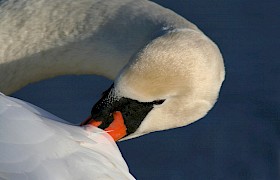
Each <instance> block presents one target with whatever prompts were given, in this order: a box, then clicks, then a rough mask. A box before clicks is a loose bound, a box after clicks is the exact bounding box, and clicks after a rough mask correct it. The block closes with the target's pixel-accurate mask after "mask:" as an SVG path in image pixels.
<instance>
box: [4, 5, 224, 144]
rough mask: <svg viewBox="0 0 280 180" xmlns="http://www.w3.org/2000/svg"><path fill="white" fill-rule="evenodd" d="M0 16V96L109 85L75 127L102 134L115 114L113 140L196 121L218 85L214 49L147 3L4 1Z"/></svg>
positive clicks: (219, 62) (187, 25)
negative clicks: (67, 81) (38, 84)
mask: <svg viewBox="0 0 280 180" xmlns="http://www.w3.org/2000/svg"><path fill="white" fill-rule="evenodd" d="M0 13H1V16H0V27H1V28H0V34H1V36H0V49H1V52H0V82H1V83H0V91H2V92H3V93H5V94H10V93H12V92H15V91H16V90H18V89H20V88H21V87H23V86H25V85H27V84H28V83H32V82H35V81H39V80H42V79H46V78H50V77H54V76H58V75H64V74H97V75H102V76H105V77H108V78H110V79H114V84H113V85H112V86H111V87H110V88H109V89H108V90H107V91H105V93H104V94H103V96H102V98H101V99H100V101H99V102H98V103H97V104H95V105H94V107H93V109H92V112H91V116H90V117H89V118H88V119H87V120H86V121H84V122H83V123H82V124H96V123H97V124H96V126H98V127H99V128H102V129H106V128H108V126H110V124H112V123H113V122H114V119H113V117H112V114H113V113H114V112H115V111H120V112H121V113H122V115H123V117H124V124H123V126H124V127H125V133H124V134H122V135H121V137H118V138H115V140H119V139H120V138H122V140H124V139H129V138H134V137H137V136H140V135H143V134H147V133H149V132H153V131H159V130H164V129H169V128H176V127H180V126H185V125H188V124H190V123H192V122H194V121H196V120H198V119H200V118H201V117H203V116H205V115H206V114H207V112H208V111H209V110H210V109H211V108H212V107H213V105H214V103H215V102H216V100H217V97H218V93H219V90H220V87H221V85H222V82H223V80H224V76H225V71H224V64H223V58H222V55H221V53H220V51H219V49H218V47H217V46H216V45H215V43H213V42H212V41H211V40H210V39H209V38H208V37H207V36H206V35H205V34H204V33H203V32H201V31H200V30H199V29H198V28H197V27H196V26H195V25H194V24H192V23H191V22H189V21H187V20H186V19H184V18H182V17H180V16H179V15H177V14H175V13H174V12H172V11H170V10H168V9H166V8H163V7H161V6H159V5H157V4H155V3H153V2H150V1H145V0H137V1H135V0H102V1H98V0H79V1H67V0H59V1H56V0H22V1H15V0H7V1H4V2H2V4H1V9H0ZM113 130H115V131H117V130H118V126H117V127H115V129H113Z"/></svg>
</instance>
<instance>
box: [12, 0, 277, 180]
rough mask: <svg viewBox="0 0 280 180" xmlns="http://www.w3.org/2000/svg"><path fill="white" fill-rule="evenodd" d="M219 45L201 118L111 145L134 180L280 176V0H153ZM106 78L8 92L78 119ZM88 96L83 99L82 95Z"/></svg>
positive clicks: (273, 178) (65, 80)
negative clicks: (219, 70)
mask: <svg viewBox="0 0 280 180" xmlns="http://www.w3.org/2000/svg"><path fill="white" fill-rule="evenodd" d="M155 2H157V3H159V4H161V5H163V6H165V7H167V8H170V9H172V10H174V11H175V12H177V13H178V14H180V15H182V16H184V17H185V18H187V19H189V20H190V21H192V22H194V23H195V24H196V25H198V27H199V28H200V29H202V30H203V31H204V32H205V33H206V34H207V35H208V36H209V37H211V38H212V39H213V40H214V41H215V42H216V43H217V44H218V45H219V47H220V49H221V51H222V54H223V56H224V60H225V65H226V72H227V75H226V81H225V82H224V84H223V87H222V91H221V95H220V98H219V101H218V102H217V104H216V105H215V107H214V109H212V110H211V111H210V112H209V114H208V115H207V116H206V117H204V118H203V119H201V120H200V121H198V122H196V123H194V124H192V125H189V126H186V127H183V128H178V129H173V130H168V131H164V132H157V133H152V134H149V135H146V136H143V137H140V138H137V139H134V140H129V141H124V142H120V143H118V145H119V147H120V149H121V151H122V153H123V156H124V158H125V159H126V161H127V163H128V165H129V167H130V170H131V172H132V174H133V175H134V176H135V177H136V178H137V179H160V180H162V179H176V180H177V179H190V180H192V179H194V180H208V179H210V180H212V179H215V180H216V179H221V180H243V179H244V180H250V179H254V180H255V179H256V180H258V179H260V180H277V179H280V156H279V155H280V141H279V139H280V117H279V114H280V113H279V112H280V94H279V84H280V79H279V77H280V76H279V72H280V69H279V68H280V61H279V53H280V35H279V34H280V18H279V17H280V9H279V7H280V1H278V0H266V1H261V0H254V1H252V0H247V1H244V0H227V1H217V0H213V1H205V0H187V1H185V0H180V1H179V0H178V1H172V0H157V1H155ZM110 83H111V82H110V81H109V80H107V79H105V78H102V77H97V76H65V77H58V78H55V79H51V80H47V81H43V82H40V83H36V84H32V85H29V86H27V87H26V88H24V89H22V90H21V91H19V92H17V93H15V94H14V96H16V97H19V98H21V99H24V100H26V101H29V102H31V103H34V104H36V105H37V106H40V107H42V108H44V109H46V110H48V111H50V112H52V113H54V114H56V115H58V116H59V117H62V118H63V119H66V120H69V121H72V122H76V123H79V122H80V121H81V120H83V119H84V118H85V117H87V116H88V115H89V112H90V109H91V106H92V105H93V103H94V102H96V101H97V99H98V98H99V96H100V94H101V92H102V91H103V90H105V89H107V88H108V87H109V85H110ZM89 97H90V98H89Z"/></svg>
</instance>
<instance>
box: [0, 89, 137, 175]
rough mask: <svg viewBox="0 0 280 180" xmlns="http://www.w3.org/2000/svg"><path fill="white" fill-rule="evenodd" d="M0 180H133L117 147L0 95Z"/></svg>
mask: <svg viewBox="0 0 280 180" xmlns="http://www.w3.org/2000/svg"><path fill="white" fill-rule="evenodd" d="M0 128H1V131H0V154H1V156H0V179H9V180H15V179H20V180H25V179H26V180H27V179H28V180H31V179H42V180H44V179H45V180H49V179H59V180H63V179H65V180H71V179H73V180H74V179H134V178H133V176H132V175H131V174H130V173H129V171H128V167H127V165H126V163H125V161H124V160H123V158H122V156H121V154H120V152H119V150H118V147H117V145H116V144H115V142H114V141H113V140H112V138H111V137H110V136H109V135H108V134H107V133H106V132H104V131H102V130H101V129H98V128H96V127H93V126H90V127H87V130H84V129H83V128H81V127H77V126H73V125H70V124H67V123H65V122H64V121H63V120H61V119H60V118H58V117H56V116H54V115H52V114H50V113H48V112H46V111H44V110H42V109H40V108H38V107H36V106H34V105H31V104H29V103H27V102H24V101H21V100H19V99H15V98H12V97H8V96H5V95H3V94H0Z"/></svg>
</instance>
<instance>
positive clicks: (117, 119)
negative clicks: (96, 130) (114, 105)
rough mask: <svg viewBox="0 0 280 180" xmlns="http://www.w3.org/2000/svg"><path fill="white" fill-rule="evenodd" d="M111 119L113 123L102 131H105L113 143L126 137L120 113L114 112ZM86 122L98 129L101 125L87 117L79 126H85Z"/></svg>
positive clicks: (99, 122)
mask: <svg viewBox="0 0 280 180" xmlns="http://www.w3.org/2000/svg"><path fill="white" fill-rule="evenodd" d="M113 117H114V120H113V122H112V123H111V124H110V125H109V127H107V128H106V129H104V131H106V132H107V133H108V134H110V136H112V138H113V139H114V140H115V141H118V140H120V139H121V138H123V137H124V136H125V135H126V126H125V124H124V120H123V116H122V113H121V112H120V111H116V112H114V113H113ZM86 122H89V123H88V124H89V125H92V126H95V127H98V126H100V125H101V124H102V121H96V120H94V119H92V118H91V116H90V117H88V118H87V119H86V120H85V121H84V122H82V123H81V126H82V125H87V124H85V123H86Z"/></svg>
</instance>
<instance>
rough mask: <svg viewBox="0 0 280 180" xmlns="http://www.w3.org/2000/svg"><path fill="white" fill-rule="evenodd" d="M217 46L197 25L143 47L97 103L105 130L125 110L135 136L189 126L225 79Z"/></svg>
mask: <svg viewBox="0 0 280 180" xmlns="http://www.w3.org/2000/svg"><path fill="white" fill-rule="evenodd" d="M224 75H225V72H224V64H223V59H222V56H221V53H220V51H219V49H218V48H217V46H216V45H215V44H214V43H213V42H212V41H211V40H210V39H209V38H207V37H206V36H205V35H204V34H203V33H201V32H198V31H194V30H176V31H170V32H168V33H166V34H165V35H163V36H161V37H158V38H156V39H155V40H153V41H151V42H150V43H149V44H148V45H147V46H146V47H144V48H143V49H142V50H140V51H139V52H138V53H137V54H136V55H135V56H134V57H132V59H131V60H130V62H129V63H128V64H127V65H126V66H125V67H124V69H123V70H122V71H121V72H120V74H119V76H118V77H117V78H116V80H115V81H114V84H113V85H112V86H111V87H110V88H109V89H108V90H107V91H105V92H104V93H103V96H102V98H101V99H100V100H99V101H98V102H97V103H96V104H95V105H94V106H93V108H92V112H91V114H92V119H95V120H97V121H101V122H102V124H101V125H99V127H100V128H102V129H106V128H107V127H108V126H110V124H111V123H112V122H113V121H114V118H113V113H114V112H116V111H120V112H121V114H122V115H123V119H124V125H125V127H126V133H125V134H124V137H122V139H130V138H134V137H137V136H141V135H143V134H147V133H150V132H153V131H159V130H165V129H170V128H176V127H181V126H185V125H188V124H190V123H192V122H194V121H196V120H198V119H200V118H202V117H203V116H205V115H206V114H207V112H208V111H209V110H210V109H211V108H212V107H213V105H214V103H215V102H216V99H217V97H218V93H219V90H220V87H221V84H222V82H223V80H224Z"/></svg>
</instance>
